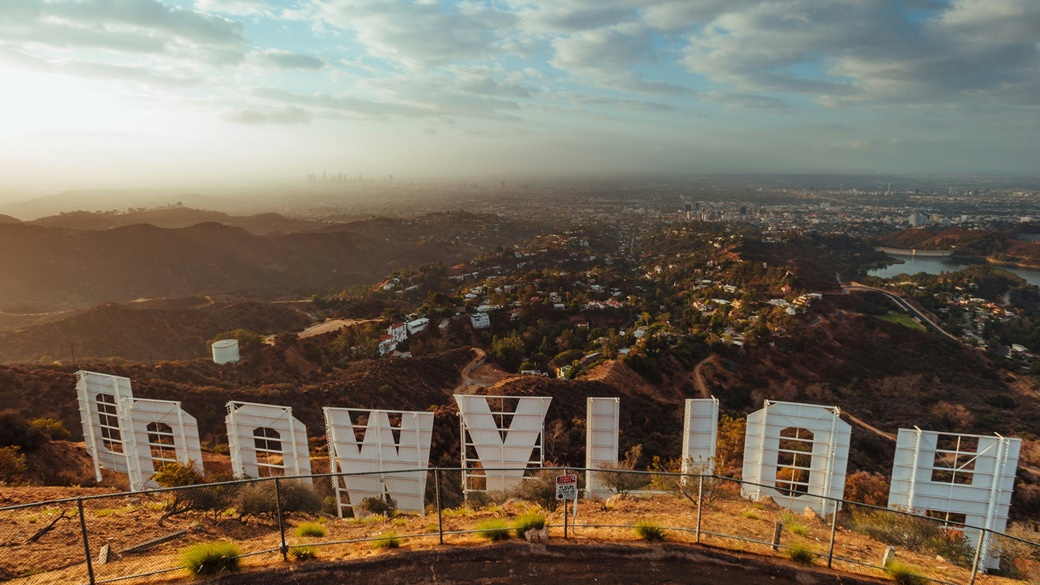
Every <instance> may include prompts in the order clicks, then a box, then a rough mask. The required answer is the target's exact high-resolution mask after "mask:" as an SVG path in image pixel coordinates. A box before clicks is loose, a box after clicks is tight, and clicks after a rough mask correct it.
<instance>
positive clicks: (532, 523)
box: [513, 512, 545, 538]
mask: <svg viewBox="0 0 1040 585" xmlns="http://www.w3.org/2000/svg"><path fill="white" fill-rule="evenodd" d="M542 528H545V516H542V515H541V514H538V513H536V512H531V513H529V514H524V515H523V516H518V517H517V519H516V520H515V521H514V522H513V532H515V533H516V537H517V538H523V537H524V533H526V532H527V531H528V530H531V529H534V530H541V529H542Z"/></svg>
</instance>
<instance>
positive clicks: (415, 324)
mask: <svg viewBox="0 0 1040 585" xmlns="http://www.w3.org/2000/svg"><path fill="white" fill-rule="evenodd" d="M429 324H430V320H429V319H427V318H426V317H422V318H419V319H416V320H415V321H409V322H408V335H415V334H416V333H419V332H421V331H426V326H427V325H429Z"/></svg>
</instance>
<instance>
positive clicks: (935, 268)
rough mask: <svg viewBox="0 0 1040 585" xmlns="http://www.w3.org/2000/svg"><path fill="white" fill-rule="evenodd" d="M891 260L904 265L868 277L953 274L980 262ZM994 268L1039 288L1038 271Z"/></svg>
mask: <svg viewBox="0 0 1040 585" xmlns="http://www.w3.org/2000/svg"><path fill="white" fill-rule="evenodd" d="M889 256H891V257H893V258H898V259H899V260H902V261H903V262H904V264H889V265H888V266H885V267H884V268H878V269H876V270H871V271H869V272H868V273H867V274H869V275H870V276H877V277H879V278H892V277H893V276H895V275H897V274H917V273H918V272H925V273H928V274H939V273H941V272H955V271H957V270H961V269H963V268H964V267H966V266H970V265H971V264H979V263H980V262H965V261H963V260H958V259H955V258H950V257H935V256H904V255H902V254H889ZM994 268H1000V269H1001V270H1007V271H1008V272H1013V273H1015V274H1017V275H1018V276H1021V277H1022V278H1024V279H1025V280H1026V282H1028V283H1029V284H1032V285H1036V286H1040V270H1030V269H1028V268H1018V267H1017V266H997V265H994Z"/></svg>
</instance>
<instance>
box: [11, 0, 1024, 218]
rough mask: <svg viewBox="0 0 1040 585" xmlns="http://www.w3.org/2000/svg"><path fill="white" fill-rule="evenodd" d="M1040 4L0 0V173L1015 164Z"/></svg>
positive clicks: (963, 167)
mask: <svg viewBox="0 0 1040 585" xmlns="http://www.w3.org/2000/svg"><path fill="white" fill-rule="evenodd" d="M1036 30H1040V6H1038V5H1036V4H1035V3H1033V2H1030V1H1029V0H994V1H987V2H980V1H971V0H954V1H951V2H940V1H927V0H920V1H914V2H896V1H879V2H871V3H865V2H849V3H845V2H826V3H820V2H814V1H809V0H782V1H775V2H762V1H758V0H746V1H739V2H718V1H705V2H686V1H675V0H662V1H658V2H652V1H648V0H611V1H609V2H605V1H596V2H592V1H583V0H573V1H570V2H552V3H535V2H528V1H523V0H501V1H496V2H459V3H451V2H432V1H419V2H404V1H391V0H378V1H376V0H359V1H350V2H348V1H337V0H298V1H294V2H279V3H276V2H265V1H262V0H195V1H191V0H179V1H172V0H170V1H167V2H159V1H158V0H123V1H121V2H102V1H100V0H87V1H82V2H65V1H56V2H48V3H22V2H13V1H12V2H0V83H2V84H3V85H4V87H5V88H7V89H6V92H5V93H6V95H5V99H4V103H5V105H6V108H5V112H4V114H3V115H2V116H0V148H2V150H3V152H4V153H5V163H6V164H5V165H4V166H3V170H0V190H2V191H3V192H4V195H2V196H0V198H17V197H18V196H19V195H25V194H39V193H42V192H45V191H53V190H60V189H65V188H80V187H137V186H142V185H155V186H182V185H200V184H228V183H230V182H232V181H235V180H241V181H247V180H248V181H265V180H267V181H269V180H283V181H292V182H300V181H302V177H304V176H305V175H306V174H309V173H313V172H315V170H319V171H320V170H321V169H322V168H327V169H329V172H332V169H335V170H336V172H343V171H346V172H348V173H353V174H362V175H364V176H366V177H368V176H377V177H378V176H389V175H392V174H396V175H397V176H398V177H408V176H434V177H436V176H453V175H454V176H458V175H467V174H468V175H480V176H495V175H501V176H522V175H538V174H544V175H571V176H574V175H594V174H597V173H610V174H614V175H616V174H623V173H654V172H664V173H740V172H893V173H906V172H920V173H947V172H957V173H975V172H978V173H986V172H992V173H1007V174H1016V175H1028V174H1035V173H1036V168H1037V162H1040V161H1038V155H1037V153H1036V149H1035V137H1036V135H1037V132H1038V131H1040V97H1038V96H1040V80H1038V77H1037V76H1036V71H1037V70H1038V68H1040V49H1038V45H1037V43H1036V39H1035V31H1036Z"/></svg>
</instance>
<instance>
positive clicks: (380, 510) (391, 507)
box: [361, 496, 397, 518]
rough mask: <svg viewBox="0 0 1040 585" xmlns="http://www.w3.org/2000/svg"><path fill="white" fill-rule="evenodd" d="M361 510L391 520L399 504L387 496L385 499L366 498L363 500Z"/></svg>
mask: <svg viewBox="0 0 1040 585" xmlns="http://www.w3.org/2000/svg"><path fill="white" fill-rule="evenodd" d="M361 509H362V510H364V511H366V512H368V513H369V514H379V515H380V516H386V517H388V518H389V517H390V516H393V515H394V513H395V512H397V502H395V501H394V499H393V498H391V497H390V496H386V497H385V499H384V498H376V497H373V498H365V499H364V500H361Z"/></svg>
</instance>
